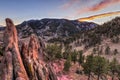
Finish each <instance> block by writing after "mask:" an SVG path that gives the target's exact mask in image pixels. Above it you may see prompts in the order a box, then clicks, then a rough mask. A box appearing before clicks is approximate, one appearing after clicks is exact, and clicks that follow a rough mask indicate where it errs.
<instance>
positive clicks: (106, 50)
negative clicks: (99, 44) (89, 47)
mask: <svg viewBox="0 0 120 80" xmlns="http://www.w3.org/2000/svg"><path fill="white" fill-rule="evenodd" d="M105 54H107V55H108V54H110V47H109V46H107V47H106V49H105Z"/></svg>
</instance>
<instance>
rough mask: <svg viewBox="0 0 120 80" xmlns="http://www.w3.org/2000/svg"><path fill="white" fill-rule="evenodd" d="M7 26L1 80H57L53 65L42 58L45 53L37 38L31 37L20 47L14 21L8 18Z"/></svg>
mask: <svg viewBox="0 0 120 80" xmlns="http://www.w3.org/2000/svg"><path fill="white" fill-rule="evenodd" d="M6 25H7V27H6V29H5V31H4V53H3V57H2V59H1V62H0V80H57V77H56V75H55V73H54V70H53V69H52V67H51V65H50V64H46V63H45V62H44V61H43V60H42V59H41V57H40V56H43V51H42V46H41V45H40V42H39V40H38V39H37V37H36V36H35V35H31V37H30V40H29V42H28V44H27V43H24V42H21V43H22V44H21V46H19V45H18V38H17V30H16V27H15V26H14V24H13V22H12V20H11V19H9V18H7V19H6ZM19 48H20V49H19ZM41 54H42V55H41Z"/></svg>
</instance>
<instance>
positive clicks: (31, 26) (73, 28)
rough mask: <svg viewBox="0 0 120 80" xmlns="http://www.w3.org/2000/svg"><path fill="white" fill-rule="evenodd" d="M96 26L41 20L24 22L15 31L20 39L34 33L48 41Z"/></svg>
mask: <svg viewBox="0 0 120 80" xmlns="http://www.w3.org/2000/svg"><path fill="white" fill-rule="evenodd" d="M96 26H97V24H95V23H92V22H79V21H77V20H66V19H42V20H29V21H24V22H23V23H22V24H20V25H18V26H17V29H18V32H19V36H20V37H27V36H29V35H30V34H31V33H35V34H37V35H38V36H41V37H42V38H44V39H45V40H49V39H51V38H58V37H62V38H63V37H68V36H71V35H74V34H76V33H79V32H80V31H85V30H90V29H92V28H94V27H96Z"/></svg>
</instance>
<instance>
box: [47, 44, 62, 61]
mask: <svg viewBox="0 0 120 80" xmlns="http://www.w3.org/2000/svg"><path fill="white" fill-rule="evenodd" d="M61 49H62V48H61V47H60V46H59V45H57V44H52V45H47V48H46V53H47V54H48V55H49V56H50V60H54V59H56V58H61Z"/></svg>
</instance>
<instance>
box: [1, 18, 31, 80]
mask: <svg viewBox="0 0 120 80" xmlns="http://www.w3.org/2000/svg"><path fill="white" fill-rule="evenodd" d="M4 45H5V53H4V60H3V62H2V64H5V65H7V66H5V65H4V69H5V70H6V71H5V72H6V74H8V75H6V74H5V75H4V76H5V78H3V79H2V80H12V76H13V74H12V73H13V71H14V76H15V80H17V79H20V78H21V79H23V80H29V79H28V76H27V73H26V70H25V68H24V65H23V62H22V59H21V56H20V52H19V48H18V38H17V30H16V28H15V26H14V24H13V22H12V20H11V19H9V18H7V19H6V29H5V32H4ZM6 55H9V58H8V57H7V56H6ZM9 59H10V61H11V60H12V61H11V62H9ZM4 61H5V62H4ZM12 67H13V69H14V70H11V69H12ZM9 70H10V72H9ZM6 77H7V78H6ZM8 77H11V78H9V79H8Z"/></svg>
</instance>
